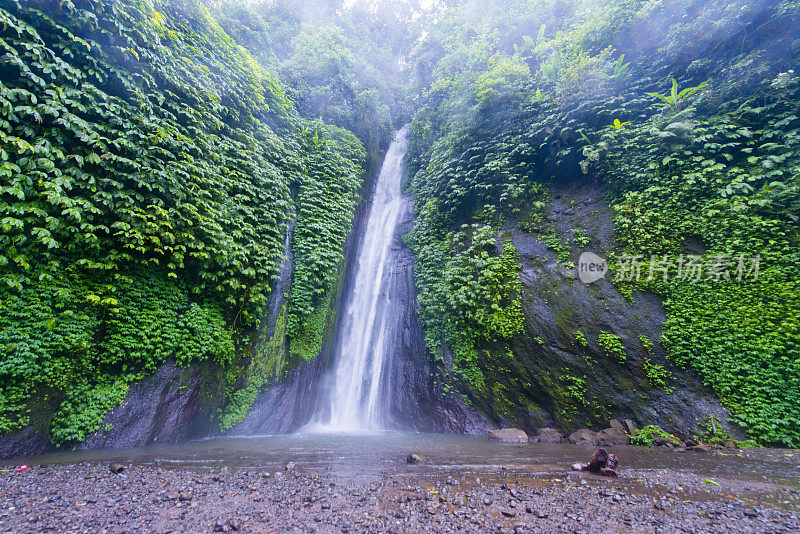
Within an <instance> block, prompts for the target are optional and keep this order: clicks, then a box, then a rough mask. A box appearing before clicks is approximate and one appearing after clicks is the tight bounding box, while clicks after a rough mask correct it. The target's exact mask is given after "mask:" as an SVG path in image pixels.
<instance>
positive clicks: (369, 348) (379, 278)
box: [307, 126, 411, 432]
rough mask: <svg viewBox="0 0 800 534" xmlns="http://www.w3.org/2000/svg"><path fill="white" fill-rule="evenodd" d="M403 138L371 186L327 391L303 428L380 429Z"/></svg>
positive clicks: (402, 202) (401, 211)
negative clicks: (371, 195)
mask: <svg viewBox="0 0 800 534" xmlns="http://www.w3.org/2000/svg"><path fill="white" fill-rule="evenodd" d="M407 137H408V127H407V126H405V127H403V128H402V129H401V130H400V131H399V132H397V135H396V136H395V139H394V141H393V142H392V144H391V146H390V147H389V150H388V152H387V153H386V158H385V159H384V161H383V166H382V168H381V171H380V174H379V176H378V179H377V182H376V183H375V188H374V194H373V198H372V203H371V205H370V207H369V214H368V216H367V222H366V226H365V229H364V236H363V242H362V244H361V247H360V249H359V252H358V257H357V260H356V269H355V277H354V280H353V284H352V293H351V294H350V295H349V296H348V297H347V298H346V299H345V304H344V314H343V316H342V324H341V327H340V333H339V336H338V340H339V341H338V343H337V345H336V349H335V351H334V359H333V368H332V372H331V374H330V376H329V377H328V378H329V382H328V388H327V390H326V391H324V392H323V393H322V398H321V399H320V402H319V406H318V408H317V412H316V413H315V415H314V417H313V418H312V422H311V423H310V424H309V425H308V426H307V430H310V431H327V432H352V431H358V430H372V429H382V428H384V427H385V426H386V421H387V414H386V409H385V406H386V398H385V397H386V395H387V392H388V384H387V382H386V380H383V375H384V374H385V363H386V359H387V358H389V357H391V354H388V353H389V352H390V351H391V347H389V346H388V343H387V340H388V339H390V338H391V337H392V336H389V335H387V332H389V331H391V330H392V329H393V328H394V327H395V323H396V322H397V321H396V316H397V315H398V313H397V310H396V307H397V303H395V302H394V301H393V300H392V299H390V298H389V296H388V295H387V294H386V292H385V291H384V288H385V287H386V286H387V284H388V282H389V280H390V277H391V276H392V266H391V265H390V263H391V258H392V256H391V254H390V249H391V247H392V242H393V241H394V237H395V231H396V228H397V224H398V221H400V220H401V218H402V217H403V216H404V215H405V214H406V212H407V210H410V209H411V203H410V199H408V198H406V197H404V196H403V194H402V187H401V182H402V179H403V172H404V158H405V153H406V143H407Z"/></svg>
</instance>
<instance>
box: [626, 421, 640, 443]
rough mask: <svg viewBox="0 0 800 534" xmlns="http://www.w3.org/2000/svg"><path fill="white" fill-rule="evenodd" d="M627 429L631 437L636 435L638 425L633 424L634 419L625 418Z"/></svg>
mask: <svg viewBox="0 0 800 534" xmlns="http://www.w3.org/2000/svg"><path fill="white" fill-rule="evenodd" d="M625 431H626V432H627V433H628V435H629V436H630V437H632V438H635V437H636V432H637V430H636V425H634V424H633V421H632V420H631V419H625Z"/></svg>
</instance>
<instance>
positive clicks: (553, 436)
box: [536, 428, 564, 443]
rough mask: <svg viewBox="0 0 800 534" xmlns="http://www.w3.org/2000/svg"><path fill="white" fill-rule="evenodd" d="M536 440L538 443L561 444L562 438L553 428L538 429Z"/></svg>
mask: <svg viewBox="0 0 800 534" xmlns="http://www.w3.org/2000/svg"><path fill="white" fill-rule="evenodd" d="M536 439H537V440H538V441H539V443H561V442H562V441H563V440H564V436H563V435H562V434H561V432H559V431H558V430H556V429H555V428H540V429H539V432H538V433H537V434H536Z"/></svg>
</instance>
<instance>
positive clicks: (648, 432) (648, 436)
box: [631, 425, 680, 446]
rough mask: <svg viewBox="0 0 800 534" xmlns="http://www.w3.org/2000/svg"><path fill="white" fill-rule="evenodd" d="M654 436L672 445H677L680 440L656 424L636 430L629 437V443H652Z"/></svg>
mask: <svg viewBox="0 0 800 534" xmlns="http://www.w3.org/2000/svg"><path fill="white" fill-rule="evenodd" d="M656 438H663V439H665V440H667V441H668V442H669V443H672V444H673V445H679V444H680V440H679V439H678V438H676V437H675V436H673V435H672V434H670V433H668V432H667V431H666V430H664V429H663V428H661V427H660V426H658V425H647V426H646V427H644V428H642V429H641V430H637V431H636V435H635V436H632V437H631V445H644V446H649V445H653V444H654V442H655V439H656Z"/></svg>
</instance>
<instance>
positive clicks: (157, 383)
mask: <svg viewBox="0 0 800 534" xmlns="http://www.w3.org/2000/svg"><path fill="white" fill-rule="evenodd" d="M205 374H206V375H208V376H209V377H211V378H213V377H212V374H211V373H205ZM203 376H204V372H203V369H202V368H200V367H191V368H189V369H180V368H178V367H176V366H175V365H174V364H173V363H172V362H168V363H166V364H164V365H162V366H161V367H160V368H159V369H158V370H157V371H156V373H155V374H154V375H153V376H151V377H149V378H146V379H144V380H142V381H140V382H137V383H136V384H133V385H131V387H130V389H129V390H128V395H127V396H126V397H125V401H124V402H123V403H122V404H121V405H120V406H117V407H115V408H113V409H112V410H111V411H110V412H109V413H108V414H107V415H106V418H105V420H104V422H103V424H102V426H101V427H100V428H101V429H100V430H99V431H97V432H95V433H94V434H92V435H90V436H89V437H88V438H87V439H86V441H84V442H83V443H79V444H77V445H76V447H75V448H76V449H77V450H91V449H111V448H121V447H140V446H144V445H148V444H151V443H176V442H180V441H186V440H189V439H193V438H198V437H205V436H208V435H210V434H213V433H214V431H215V430H216V427H215V425H214V418H213V412H214V411H215V407H214V406H213V405H211V404H208V405H206V404H204V403H203V402H202V401H201V398H202V397H203V394H204V393H209V391H208V388H211V387H212V384H211V383H210V382H209V383H204V381H203ZM208 397H209V398H210V395H209V396H208ZM54 409H55V408H53V410H54ZM49 418H50V416H47V417H43V418H42V420H43V424H41V425H40V426H38V427H35V426H30V427H28V428H26V429H24V430H22V431H21V432H19V433H17V434H13V435H9V436H3V437H2V438H0V457H2V458H11V457H15V456H27V455H32V454H42V453H45V452H51V451H53V450H55V448H54V447H53V446H52V445H51V444H50V442H49Z"/></svg>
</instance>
